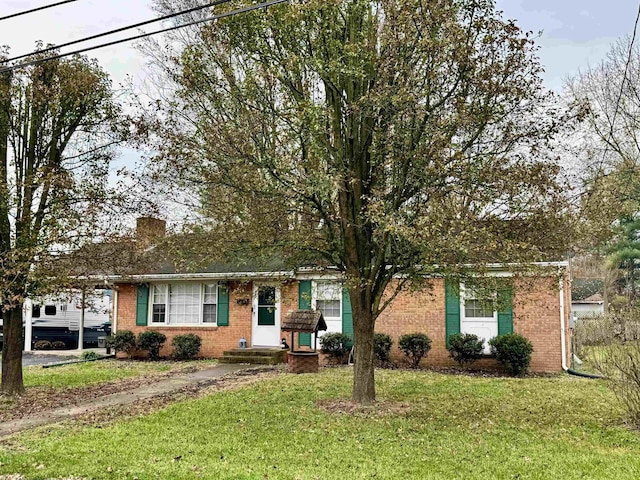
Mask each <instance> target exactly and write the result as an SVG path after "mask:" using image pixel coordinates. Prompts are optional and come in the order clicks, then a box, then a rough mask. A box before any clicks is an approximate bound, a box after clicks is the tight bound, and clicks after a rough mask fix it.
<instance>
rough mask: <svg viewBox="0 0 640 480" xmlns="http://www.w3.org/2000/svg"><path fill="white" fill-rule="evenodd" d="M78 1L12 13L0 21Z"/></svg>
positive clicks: (66, 1)
mask: <svg viewBox="0 0 640 480" xmlns="http://www.w3.org/2000/svg"><path fill="white" fill-rule="evenodd" d="M77 1H78V0H64V1H62V2H56V3H51V4H49V5H43V6H41V7H36V8H32V9H30V10H24V11H22V12H16V13H12V14H10V15H5V16H4V17H0V21H2V20H9V19H10V18H15V17H21V16H22V15H28V14H29V13H34V12H39V11H40V10H47V9H49V8H53V7H59V6H60V5H64V4H66V3H73V2H77Z"/></svg>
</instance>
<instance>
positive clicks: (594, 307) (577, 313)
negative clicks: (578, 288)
mask: <svg viewBox="0 0 640 480" xmlns="http://www.w3.org/2000/svg"><path fill="white" fill-rule="evenodd" d="M571 312H572V313H573V316H574V317H575V318H576V319H581V318H593V317H597V316H598V315H602V314H603V313H604V299H603V298H602V295H600V294H599V293H594V294H593V295H591V296H589V297H587V298H584V299H581V300H572V301H571Z"/></svg>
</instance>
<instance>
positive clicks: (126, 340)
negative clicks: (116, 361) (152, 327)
mask: <svg viewBox="0 0 640 480" xmlns="http://www.w3.org/2000/svg"><path fill="white" fill-rule="evenodd" d="M107 345H108V346H110V347H111V348H113V350H114V351H115V352H124V353H126V354H127V355H129V356H131V354H132V353H133V351H134V350H135V348H136V336H135V335H134V334H133V332H132V331H130V330H119V331H118V333H114V334H113V335H111V336H110V337H109V338H107Z"/></svg>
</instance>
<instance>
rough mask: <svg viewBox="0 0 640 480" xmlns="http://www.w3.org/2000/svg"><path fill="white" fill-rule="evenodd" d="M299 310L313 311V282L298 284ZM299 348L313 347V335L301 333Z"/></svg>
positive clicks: (302, 281)
mask: <svg viewBox="0 0 640 480" xmlns="http://www.w3.org/2000/svg"><path fill="white" fill-rule="evenodd" d="M298 309H299V310H311V280H301V281H300V282H298ZM298 346H307V347H310V346H311V334H310V333H299V334H298Z"/></svg>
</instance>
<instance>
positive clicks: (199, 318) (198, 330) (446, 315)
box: [110, 262, 570, 372]
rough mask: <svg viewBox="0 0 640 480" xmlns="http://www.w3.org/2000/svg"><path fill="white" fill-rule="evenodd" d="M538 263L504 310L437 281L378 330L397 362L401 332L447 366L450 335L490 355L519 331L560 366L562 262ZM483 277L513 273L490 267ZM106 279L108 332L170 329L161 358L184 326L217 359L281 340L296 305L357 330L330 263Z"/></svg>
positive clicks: (338, 328)
mask: <svg viewBox="0 0 640 480" xmlns="http://www.w3.org/2000/svg"><path fill="white" fill-rule="evenodd" d="M538 266H539V267H541V268H543V269H548V272H549V275H548V276H542V277H536V278H533V277H518V278H514V279H513V280H514V281H513V285H514V287H513V289H510V290H508V291H503V292H500V294H502V295H506V297H505V298H507V299H508V300H510V301H506V302H502V303H504V304H505V307H504V308H503V310H502V311H494V310H493V308H491V307H487V303H486V302H485V301H483V300H484V299H482V298H476V296H475V295H474V293H473V291H472V290H470V289H465V287H464V285H455V284H452V282H449V281H446V282H445V280H443V279H441V278H434V279H432V281H431V288H430V289H428V290H425V291H421V292H409V291H407V292H401V293H400V294H399V295H398V296H397V297H396V298H395V299H394V301H393V302H392V303H391V305H390V306H389V307H388V308H387V309H386V310H385V311H384V312H383V313H382V314H381V315H380V317H379V318H378V320H377V323H376V331H378V332H383V333H387V334H389V335H390V336H391V337H392V338H393V340H394V348H393V357H394V358H395V359H396V360H399V359H401V358H402V354H401V352H400V351H399V349H398V348H397V345H398V339H399V337H400V336H401V335H403V334H406V333H417V332H421V333H426V334H427V335H428V336H429V337H430V338H431V340H432V349H431V351H430V352H429V354H428V356H427V359H426V360H425V361H424V364H425V365H436V366H448V365H451V364H452V361H451V359H450V358H449V355H448V351H447V349H446V342H447V338H448V336H449V335H451V334H453V333H459V332H462V333H475V334H477V335H478V336H480V337H481V338H484V339H485V346H486V352H487V353H489V349H488V346H487V344H486V342H487V341H488V340H489V339H490V338H492V337H494V336H496V335H499V334H502V333H508V332H516V333H519V334H522V335H524V336H525V337H527V338H528V339H529V340H530V341H531V342H532V344H533V347H534V353H533V358H532V362H531V369H532V370H533V371H542V372H558V371H561V370H562V369H563V368H566V365H567V359H568V358H570V351H569V350H570V331H569V321H568V316H569V308H568V307H569V304H570V288H569V283H568V282H569V280H568V276H567V264H565V263H563V262H558V263H546V264H539V265H538ZM558 274H560V278H562V280H561V281H558V278H559V277H558ZM489 275H495V276H510V275H511V274H510V273H508V272H506V271H504V269H501V268H500V267H499V266H497V265H496V266H493V267H492V268H490V272H489ZM110 280H111V282H112V283H113V284H114V295H113V312H114V315H113V329H114V331H121V330H131V331H133V332H134V333H136V334H138V333H140V332H143V331H146V330H156V331H159V332H162V333H164V334H165V335H166V336H167V342H166V344H165V347H164V349H163V351H162V352H161V354H165V355H168V354H169V353H170V349H171V338H173V337H174V336H175V335H179V334H184V333H195V334H197V335H199V336H200V337H201V338H202V348H201V352H200V354H201V355H202V356H205V357H221V356H222V355H223V352H224V351H225V350H230V349H233V348H237V347H238V342H239V340H240V339H241V338H244V339H246V340H247V342H248V345H249V347H279V346H280V344H281V340H282V338H285V337H287V341H289V337H288V335H287V334H283V332H281V330H280V325H281V323H282V321H283V319H284V317H285V315H287V313H289V312H290V311H292V310H295V309H298V308H301V309H318V310H321V311H322V313H323V316H324V318H325V320H326V323H327V327H328V330H327V331H328V332H342V333H347V334H353V316H352V312H351V304H350V301H349V295H348V294H347V292H346V290H344V289H343V286H342V284H341V277H340V276H339V274H337V273H335V272H333V273H332V272H331V271H330V270H322V269H318V268H302V269H299V270H297V271H289V270H285V269H277V268H268V269H265V268H262V269H259V268H256V267H253V268H252V267H251V266H249V265H243V266H242V267H237V266H236V267H233V266H230V265H210V266H208V267H206V268H202V269H200V271H198V272H194V273H185V272H180V271H178V270H176V269H175V268H173V267H172V266H171V265H169V264H167V263H164V264H162V265H159V266H158V268H157V269H156V271H147V272H145V273H143V274H135V273H132V274H128V275H127V276H111V277H110ZM497 294H498V292H496V295H497ZM311 345H313V339H312V337H311V335H309V334H306V335H305V334H301V335H299V336H296V338H295V347H296V348H309V347H310V346H311ZM483 362H484V365H486V366H489V365H491V364H493V363H495V361H494V360H493V359H491V358H487V359H486V360H483Z"/></svg>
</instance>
